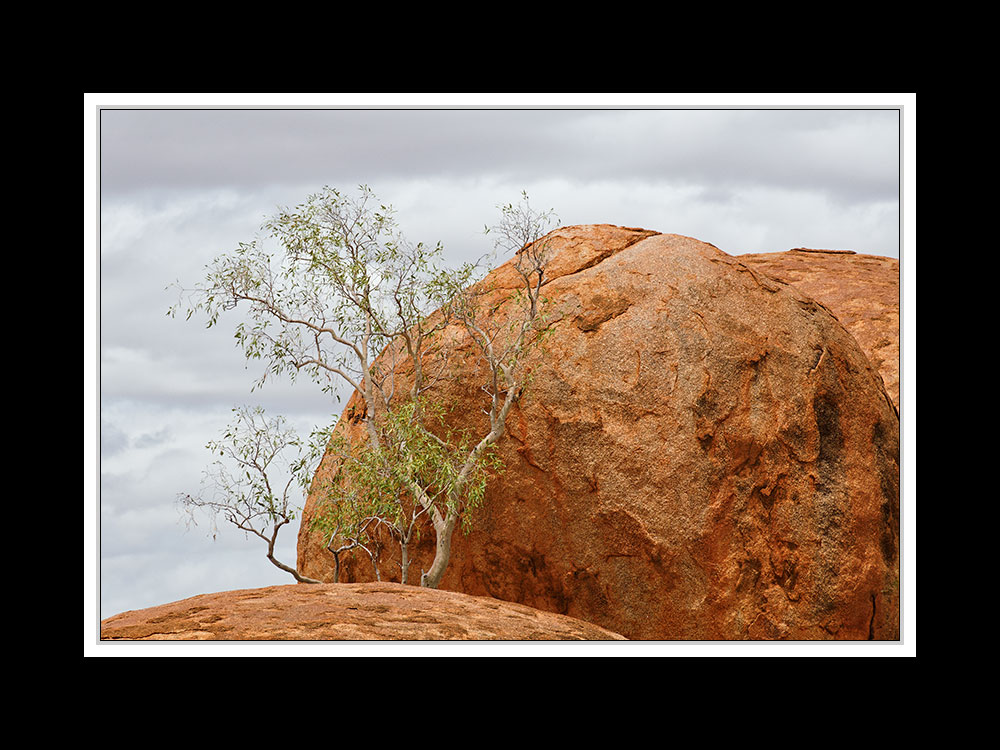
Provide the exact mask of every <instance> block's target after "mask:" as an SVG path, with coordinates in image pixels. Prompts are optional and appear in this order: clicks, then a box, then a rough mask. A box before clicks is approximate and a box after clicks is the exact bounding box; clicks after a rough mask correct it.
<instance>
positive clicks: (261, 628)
mask: <svg viewBox="0 0 1000 750" xmlns="http://www.w3.org/2000/svg"><path fill="white" fill-rule="evenodd" d="M101 640H192V641H230V640H239V641H283V640H309V641H369V640H388V641H427V640H463V641H563V640H574V641H607V640H624V638H623V637H622V636H620V635H618V634H616V633H612V632H611V631H609V630H605V629H604V628H600V627H598V626H597V625H591V624H590V623H587V622H582V621H580V620H574V619H573V618H571V617H565V616H563V615H557V614H553V613H551V612H540V611H538V610H535V609H531V608H529V607H525V606H522V605H520V604H512V603H509V602H502V601H498V600H495V599H489V598H485V597H478V596H468V595H466V594H459V593H456V592H453V591H439V590H435V589H426V588H420V587H417V586H403V585H401V584H398V583H353V584H350V583H343V584H308V585H307V584H290V585H287V586H268V587H267V588H260V589H243V590H239V591H223V592H220V593H216V594H202V595H200V596H195V597H192V598H190V599H184V600H182V601H178V602H171V603H170V604H162V605H160V606H157V607H150V608H148V609H140V610H133V611H129V612H123V613H121V614H118V615H115V616H113V617H109V618H107V619H106V620H103V621H102V622H101Z"/></svg>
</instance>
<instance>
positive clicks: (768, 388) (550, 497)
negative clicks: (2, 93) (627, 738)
mask: <svg viewBox="0 0 1000 750" xmlns="http://www.w3.org/2000/svg"><path fill="white" fill-rule="evenodd" d="M552 238H553V244H554V247H555V248H556V255H555V258H554V260H553V262H552V264H551V266H550V269H549V272H548V273H547V274H546V278H547V279H548V282H547V286H546V287H545V293H546V296H547V297H548V298H549V301H550V302H549V304H550V307H549V309H550V311H551V312H552V317H551V324H552V327H553V332H552V335H551V337H550V338H549V339H548V340H547V342H546V345H545V351H544V352H536V353H535V355H533V358H532V360H531V362H530V364H531V367H532V372H533V378H532V381H531V384H530V386H529V388H528V390H527V391H526V392H525V393H524V395H523V396H522V398H521V400H520V402H519V403H518V406H517V407H516V408H515V410H514V411H513V412H512V413H511V416H510V418H509V419H508V422H507V434H506V435H505V437H504V438H503V439H502V440H501V442H500V444H499V446H498V447H499V450H500V452H501V455H502V457H503V459H504V461H505V463H506V466H507V469H506V472H505V473H504V474H502V475H501V476H499V477H497V478H496V479H494V480H492V481H491V483H490V485H489V487H488V492H487V499H486V503H485V505H484V507H483V508H481V509H480V511H479V512H478V514H477V516H476V518H475V521H474V523H473V528H472V529H471V531H470V532H469V534H468V535H462V534H461V533H456V535H455V539H454V541H453V547H452V556H451V564H450V566H449V569H448V571H447V572H446V574H445V577H444V579H443V580H442V584H441V588H443V589H448V590H453V591H462V592H465V593H469V594H476V595H487V596H490V597H495V598H498V599H503V600H507V601H512V602H519V603H521V604H524V605H527V606H530V607H534V608H537V609H542V610H547V611H551V612H558V613H563V614H567V615H570V616H572V617H575V618H578V619H581V620H586V621H588V622H592V623H595V624H597V625H600V626H602V627H604V628H607V629H609V630H611V631H613V632H617V633H621V634H623V635H625V636H626V637H628V638H633V639H653V640H675V639H697V640H715V639H726V640H733V639H800V640H809V639H832V638H837V639H869V638H874V639H879V640H886V639H887V640H894V639H897V638H898V632H899V631H898V620H899V594H898V592H899V560H898V539H899V419H898V416H897V413H896V411H895V409H894V406H893V404H892V402H891V400H890V398H889V397H888V395H887V394H886V390H885V387H884V385H883V382H882V378H881V377H880V376H879V374H878V373H877V372H876V371H875V370H874V369H873V367H872V366H871V364H870V363H869V361H868V359H867V358H866V356H865V354H864V352H863V351H862V350H861V348H860V347H859V345H858V342H857V341H856V340H855V338H854V337H853V336H852V335H851V334H850V333H849V332H848V331H847V330H846V329H845V328H844V326H843V325H842V324H841V323H840V322H838V320H837V319H836V318H835V317H834V316H833V315H832V314H831V312H830V310H828V309H827V308H826V307H825V306H824V305H822V304H820V303H818V302H817V301H816V300H814V299H813V298H811V297H808V296H806V295H805V294H803V293H802V291H800V290H799V289H797V288H796V287H794V286H790V285H789V284H786V283H782V282H779V281H777V280H775V279H773V278H771V277H770V276H768V275H766V274H764V273H762V272H760V271H757V270H754V266H753V265H752V264H745V263H743V262H741V260H740V258H738V257H733V256H729V255H727V254H726V253H723V252H722V251H720V250H718V249H717V248H715V247H713V246H711V245H708V244H706V243H703V242H699V241H698V240H695V239H692V238H689V237H683V236H678V235H663V234H655V233H651V232H648V231H645V230H633V229H628V228H622V227H613V226H607V225H588V226H580V227H566V228H562V229H559V230H557V231H556V232H555V233H553V235H552ZM490 278H491V280H493V281H495V282H496V283H497V284H498V285H499V286H500V287H504V288H512V287H513V283H514V274H513V272H512V271H511V268H510V263H508V264H506V265H505V266H501V267H500V268H499V269H497V270H496V271H495V272H494V273H493V274H491V277H490ZM497 314H498V315H501V316H502V314H503V312H502V310H500V311H499V312H498V313H497ZM451 335H452V336H455V337H459V336H460V334H459V332H457V330H456V331H452V332H451ZM461 354H462V353H461V352H460V353H459V356H457V357H456V358H455V361H456V362H458V363H459V369H458V370H457V371H456V372H455V373H454V375H455V377H452V378H448V379H443V380H442V381H441V382H440V383H439V384H438V386H437V391H436V393H437V395H438V396H440V397H441V398H442V399H443V400H444V401H445V402H446V403H448V404H450V405H452V406H453V412H452V414H451V418H452V420H453V422H454V424H456V425H465V426H473V427H474V428H476V429H481V428H482V427H483V426H484V420H485V417H484V415H483V413H482V406H483V402H482V393H481V391H480V390H479V386H480V384H481V380H480V378H481V376H482V374H483V371H482V369H481V368H480V369H478V370H477V367H476V358H475V356H474V353H473V352H471V349H467V350H466V351H465V355H466V357H465V358H464V359H463V357H462V356H461ZM348 408H350V405H349V406H348ZM345 427H346V428H349V429H356V426H355V427H351V426H348V425H345ZM483 434H485V433H483ZM329 468H330V467H329V466H326V467H324V468H321V473H322V472H323V471H329ZM316 502H317V498H316V497H315V496H311V497H310V498H309V500H308V502H307V505H306V509H305V513H304V519H303V524H302V531H301V532H300V536H299V548H298V565H299V569H300V570H301V571H302V572H304V573H305V574H306V575H309V576H312V577H316V578H321V579H324V580H332V571H333V558H332V556H331V555H330V554H329V553H328V552H326V551H325V550H324V549H323V541H324V540H322V539H319V538H317V536H316V535H314V534H311V533H310V532H309V530H308V521H309V518H310V517H311V515H312V514H313V513H314V512H315V508H316ZM390 551H392V547H390V548H388V550H387V554H388V553H389V552H390ZM397 554H398V553H397ZM432 555H433V541H432V534H430V533H429V532H428V533H426V534H425V535H424V537H423V539H422V544H421V546H420V548H419V549H418V550H416V552H415V554H414V557H415V560H416V561H415V562H414V565H413V568H411V570H419V569H420V568H421V567H423V568H427V567H429V563H430V559H431V557H432ZM396 570H397V571H398V566H397V568H396ZM383 574H384V575H386V574H388V575H392V574H393V562H392V560H388V561H387V563H386V564H385V565H383ZM371 576H372V573H371V566H370V564H369V563H368V562H367V561H366V560H361V559H358V558H355V559H354V561H353V562H351V563H350V564H348V565H345V567H344V571H343V577H342V579H341V580H348V581H350V580H369V579H370V578H371ZM418 578H419V573H418V574H417V575H415V576H414V579H418Z"/></svg>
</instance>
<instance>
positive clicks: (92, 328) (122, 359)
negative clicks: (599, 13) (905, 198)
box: [84, 95, 915, 618]
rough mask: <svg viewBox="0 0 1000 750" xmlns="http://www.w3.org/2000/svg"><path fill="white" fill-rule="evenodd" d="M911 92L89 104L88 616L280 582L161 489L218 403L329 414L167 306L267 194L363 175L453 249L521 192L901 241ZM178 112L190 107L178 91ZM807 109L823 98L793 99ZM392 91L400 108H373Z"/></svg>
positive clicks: (259, 556) (709, 228)
mask: <svg viewBox="0 0 1000 750" xmlns="http://www.w3.org/2000/svg"><path fill="white" fill-rule="evenodd" d="M298 101H301V99H300V100H297V101H296V102H295V104H297V103H298ZM904 102H907V103H909V104H911V105H912V104H913V101H912V99H909V100H908V99H906V97H904V96H899V95H896V96H892V95H889V96H885V97H882V98H879V97H874V98H873V97H870V96H868V97H854V98H851V97H840V98H839V99H821V100H818V101H817V100H815V99H807V98H805V97H803V98H801V102H800V100H798V99H795V98H791V97H785V98H782V99H778V100H776V99H774V98H773V97H772V98H771V99H768V98H767V97H760V98H759V99H757V100H755V99H753V98H752V97H751V98H749V99H747V98H735V99H733V100H731V101H730V100H726V99H722V100H712V99H711V98H709V99H705V100H697V101H695V102H693V103H694V104H695V105H696V106H698V107H700V108H698V109H688V108H677V107H678V106H680V105H684V104H691V103H692V102H690V101H688V102H683V101H681V102H678V101H672V100H665V99H661V100H655V99H653V100H650V99H648V98H647V99H635V100H634V101H633V100H628V99H618V100H613V101H611V102H610V103H609V102H608V101H606V100H601V99H593V100H589V99H586V98H583V97H579V96H578V97H567V98H562V99H560V98H558V97H551V98H548V99H546V98H541V99H539V98H537V97H535V98H531V97H525V98H524V99H523V100H518V99H514V100H513V101H512V100H510V99H500V100H498V101H485V102H483V103H485V104H486V105H488V106H489V107H490V108H489V109H485V110H480V109H473V108H470V109H440V108H433V106H431V105H437V104H440V102H438V101H436V100H435V101H432V102H431V104H428V103H427V102H426V101H422V100H421V99H419V98H416V99H413V98H399V99H397V100H392V99H388V100H377V99H376V100H364V101H363V102H362V106H363V108H362V109H350V108H345V106H346V104H347V103H348V102H346V101H344V100H341V101H337V100H330V99H322V98H320V99H318V100H312V101H306V104H307V105H308V106H310V107H311V108H310V109H307V110H302V109H294V108H283V109H268V108H267V107H270V106H274V105H275V104H277V105H279V106H281V105H282V104H283V103H282V102H281V101H278V102H275V101H273V100H268V99H267V98H260V99H251V98H249V97H246V96H242V97H235V96H234V97H223V96H219V97H215V98H208V99H206V98H205V97H204V96H191V97H187V98H185V97H179V98H173V99H169V100H166V101H161V102H158V101H153V100H150V99H149V98H145V99H140V98H139V97H135V96H129V95H99V96H95V97H93V98H92V99H91V100H89V101H88V102H87V103H86V104H87V106H86V107H85V143H84V146H85V158H87V159H88V174H87V175H85V191H90V193H91V196H90V198H89V199H88V202H87V205H85V238H84V239H85V244H86V253H85V261H84V271H85V392H84V402H85V461H84V463H85V487H84V490H85V498H86V502H85V506H86V507H85V533H86V540H85V546H86V549H85V609H88V611H89V612H91V613H93V607H94V606H95V602H96V603H97V604H96V606H97V607H98V610H99V611H98V612H97V613H96V614H97V615H99V617H100V618H105V617H108V616H110V615H113V614H116V613H119V612H122V611H125V610H129V609H139V608H143V607H149V606H153V605H156V604H162V603H166V602H170V601H175V600H178V599H182V598H186V597H189V596H193V595H196V594H201V593H206V592H212V591H222V590H229V589H237V588H252V587H259V586H267V585H272V584H284V583H291V582H292V579H291V578H290V577H289V576H288V575H287V574H285V573H282V572H281V571H279V570H278V569H277V568H275V567H273V566H272V565H271V564H270V563H269V562H268V561H267V560H266V558H265V557H264V547H263V544H262V543H260V542H259V540H255V539H250V540H247V539H245V538H244V537H243V535H242V534H240V533H239V532H236V531H235V530H232V531H231V530H230V529H226V528H221V529H220V533H219V535H218V537H217V538H216V539H215V540H214V541H213V539H212V538H211V537H210V536H209V530H210V525H209V524H208V523H207V522H202V523H201V524H200V525H199V526H196V527H192V528H188V527H187V525H186V523H185V520H184V518H183V516H182V515H181V513H180V512H179V510H178V508H177V506H176V504H175V498H176V495H177V493H179V492H186V491H194V490H196V489H197V488H198V485H199V482H200V479H201V475H202V471H203V470H204V468H205V467H206V466H207V465H208V463H209V462H210V461H211V456H210V455H209V454H208V452H207V451H206V450H205V448H204V446H205V443H206V442H208V441H209V440H210V439H213V438H215V437H217V436H218V434H219V432H220V431H221V430H222V429H223V428H224V427H225V425H226V424H227V422H228V420H229V417H230V409H231V408H232V407H233V406H236V405H238V404H260V405H262V406H264V407H265V408H266V409H267V410H268V412H270V413H275V414H278V413H280V414H284V415H285V416H286V417H288V419H289V421H290V422H291V424H292V425H293V426H295V427H296V428H298V429H299V430H301V431H308V430H310V429H312V428H313V427H315V426H317V425H319V424H326V423H329V422H330V421H332V420H333V419H334V418H335V417H336V414H337V413H338V412H339V407H338V405H337V404H336V402H332V401H330V400H328V399H327V398H326V397H325V396H324V394H322V393H320V392H319V391H318V390H317V389H316V388H315V387H313V386H312V385H311V384H310V383H308V382H302V383H300V384H298V385H295V386H291V385H289V384H287V383H273V384H269V385H267V386H265V388H264V389H263V390H258V391H256V392H254V393H251V392H250V387H251V385H252V383H253V382H254V380H255V379H256V378H257V377H258V376H259V375H260V374H261V373H260V371H259V369H257V368H256V367H255V365H254V364H251V365H249V369H248V365H247V363H246V361H245V359H244V358H243V356H242V354H241V353H240V351H239V350H238V349H237V348H236V347H235V345H234V343H235V342H234V340H233V330H234V327H235V324H236V322H237V320H238V318H237V317H235V315H234V317H233V318H232V320H226V319H225V318H224V319H223V320H222V321H221V324H220V325H219V326H218V327H217V328H215V329H211V330H206V329H205V327H204V324H203V321H199V320H197V319H192V320H191V321H185V320H184V318H183V316H178V317H177V318H170V317H168V316H167V315H166V311H167V309H168V307H169V306H170V305H172V304H173V303H174V302H176V300H177V292H176V290H174V289H167V287H168V285H169V284H171V283H172V282H174V281H179V282H180V283H181V284H183V285H186V286H191V285H193V284H195V283H196V282H198V281H199V280H200V279H201V277H202V272H203V268H204V266H205V265H206V264H208V263H209V262H210V261H211V260H212V259H213V258H214V257H216V256H217V255H219V254H220V253H224V252H229V251H231V250H233V249H235V248H236V247H237V245H238V243H240V242H244V241H249V240H251V239H253V238H254V237H255V235H256V233H257V231H258V229H259V227H260V225H261V223H262V221H263V220H264V219H266V218H267V217H268V216H269V215H271V214H272V213H273V212H274V211H275V209H276V208H277V207H278V206H285V205H294V204H296V203H298V202H300V201H302V200H303V199H304V198H305V197H306V196H307V195H309V194H310V193H312V192H315V191H316V190H317V189H319V188H320V187H322V186H323V185H330V186H334V187H339V188H341V189H344V190H349V191H352V190H354V188H355V187H356V186H357V185H358V184H361V183H366V184H368V185H370V186H371V187H372V188H373V189H374V190H375V192H376V193H377V194H378V196H379V198H380V199H381V200H382V201H384V202H388V203H391V204H392V205H393V206H394V207H395V208H396V210H397V214H398V219H399V223H400V226H401V228H402V229H403V231H404V232H405V233H406V235H407V236H408V238H409V239H411V240H413V241H423V242H425V243H428V244H433V243H435V242H438V241H440V242H442V243H443V244H444V246H445V249H446V256H447V258H448V259H449V260H450V261H454V262H459V261H462V260H466V259H475V258H478V257H479V256H481V255H482V254H483V253H485V252H487V251H489V250H490V249H491V243H490V240H489V238H488V237H486V236H484V235H483V227H484V226H485V225H487V224H492V223H493V222H495V220H496V219H497V217H498V212H497V209H496V206H497V205H498V204H501V203H506V202H510V201H516V200H517V199H518V197H519V195H520V192H521V191H522V190H526V191H527V192H528V194H529V195H530V196H531V201H532V204H533V205H534V206H535V207H537V208H550V207H551V208H554V209H555V211H556V213H557V214H558V216H559V218H560V221H561V223H562V224H564V225H566V224H588V223H605V222H606V223H612V224H621V225H627V226H640V227H644V228H648V229H655V230H659V231H663V232H673V233H678V234H685V235H690V236H692V237H696V238H698V239H701V240H704V241H706V242H711V243H712V244H714V245H716V246H717V247H719V248H720V249H722V250H724V251H726V252H728V253H731V254H734V255H738V254H741V253H747V252H777V251H783V250H787V249H789V248H792V247H803V246H804V247H814V248H835V249H851V250H856V251H858V252H863V253H872V254H876V255H884V256H891V257H900V249H901V244H900V240H901V231H900V230H901V204H900V197H901V190H902V188H903V184H902V182H901V169H900V167H901V163H900V149H901V132H902V130H901V125H902V124H903V123H902V120H901V115H900V112H899V111H898V109H897V107H898V105H900V104H902V103H904ZM245 103H249V105H250V106H249V107H248V108H240V109H227V108H226V107H234V106H240V105H242V104H245ZM446 103H447V104H453V105H458V106H469V105H467V104H463V102H462V101H461V100H456V99H455V98H452V99H450V100H448V101H447V102H446ZM146 105H153V106H154V107H155V108H153V109H143V108H142V107H144V106H146ZM185 105H190V107H196V108H184V109H173V108H171V107H178V106H185ZM328 105H334V106H337V107H338V108H337V109H323V108H322V107H325V106H328ZM512 105H523V106H517V107H516V108H506V107H510V106H512ZM554 105H560V106H568V107H570V108H555V107H554ZM609 105H610V106H611V107H612V108H611V109H603V108H602V107H606V106H609ZM804 105H811V106H819V107H821V108H819V109H815V108H802V109H788V108H785V107H797V106H804ZM287 106H288V107H291V106H292V105H291V104H289V105H287ZM386 106H392V107H394V108H390V109H379V108H376V107H386ZM859 106H860V107H861V108H857V107H859ZM99 107H100V108H99ZM117 107H123V108H121V109H119V108H117ZM200 107H210V109H198V108H200ZM410 107H430V108H426V109H424V108H420V109H411V108H410ZM532 107H543V109H532ZM649 107H659V108H655V109H650V108H649ZM663 107H668V108H663ZM719 107H721V108H719ZM747 107H751V108H747ZM908 112H909V113H911V115H915V107H913V108H911V109H909V110H908ZM908 116H910V115H908ZM909 145H910V147H912V145H913V144H912V143H911V144H909ZM910 174H911V175H912V172H911V173H910ZM95 186H96V187H95ZM911 218H912V217H911ZM905 239H906V240H907V244H906V248H910V247H913V246H914V245H913V240H914V239H915V238H914V237H913V236H912V235H907V236H906V237H905ZM907 252H908V251H907V250H904V253H903V261H904V262H903V267H904V272H905V271H906V270H907V261H908V260H909V261H912V268H915V256H908V255H907ZM500 260H501V261H502V260H505V258H501V259H500ZM911 270H912V269H911ZM94 295H96V298H95V297H94ZM95 310H96V315H95V314H94V311H95ZM904 312H905V311H904ZM95 318H96V319H95ZM904 350H905V345H904ZM95 379H96V382H95ZM904 383H906V380H905V373H904ZM95 393H99V398H95ZM345 395H346V394H345ZM909 403H911V404H913V403H915V402H914V401H909ZM282 533H283V535H284V538H283V539H281V542H282V544H281V548H280V550H279V554H278V557H279V559H283V560H284V561H286V562H288V563H290V564H293V565H294V563H295V538H296V533H297V529H296V528H287V529H285V530H283V532H282Z"/></svg>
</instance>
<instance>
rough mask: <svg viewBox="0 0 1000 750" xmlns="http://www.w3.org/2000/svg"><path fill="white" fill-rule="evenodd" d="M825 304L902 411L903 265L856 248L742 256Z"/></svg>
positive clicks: (741, 256) (746, 262)
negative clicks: (900, 304) (900, 318)
mask: <svg viewBox="0 0 1000 750" xmlns="http://www.w3.org/2000/svg"><path fill="white" fill-rule="evenodd" d="M738 258H739V261H740V262H741V263H745V264H747V265H749V266H751V267H752V268H756V269H759V270H761V271H764V273H766V274H768V275H769V276H772V277H774V278H776V279H779V280H781V281H784V282H786V283H788V284H793V285H794V286H795V287H796V288H798V289H799V290H800V291H802V292H804V293H805V294H807V295H809V296H810V297H812V298H813V299H815V300H817V301H818V302H821V303H823V304H824V305H825V306H826V307H827V308H829V310H830V312H832V313H833V314H834V315H835V316H837V319H838V320H839V321H840V322H841V323H843V324H844V327H845V328H847V330H848V331H850V332H851V333H852V334H853V335H854V338H855V339H857V341H858V344H860V345H861V350H862V351H863V352H864V353H865V354H867V355H868V361H869V362H871V363H872V364H873V365H874V366H875V369H876V370H878V372H879V374H880V375H881V376H882V380H883V381H884V382H885V389H886V391H887V392H888V394H889V396H890V398H892V402H893V404H895V406H896V410H897V411H898V410H899V261H898V260H897V259H896V258H883V257H881V256H878V255H862V254H860V253H855V252H853V251H851V250H811V249H809V248H804V247H797V248H795V249H794V250H789V251H788V252H784V253H758V254H752V255H740V256H738Z"/></svg>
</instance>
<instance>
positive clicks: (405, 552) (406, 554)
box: [399, 542, 410, 584]
mask: <svg viewBox="0 0 1000 750" xmlns="http://www.w3.org/2000/svg"><path fill="white" fill-rule="evenodd" d="M399 546H400V555H401V557H402V560H401V561H400V563H399V566H400V568H402V570H403V572H402V573H401V574H400V579H399V582H400V583H403V584H405V583H406V577H407V574H408V573H409V570H410V545H409V542H401V543H400V545H399Z"/></svg>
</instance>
